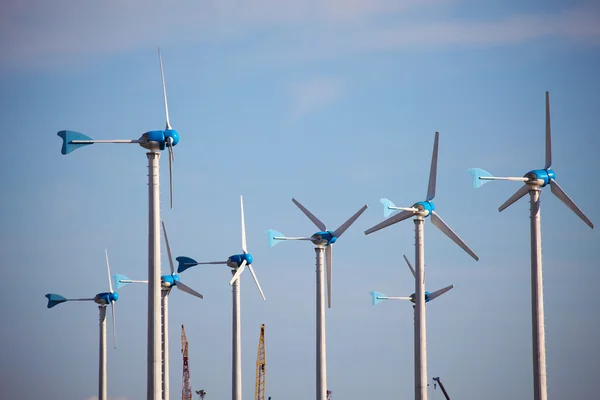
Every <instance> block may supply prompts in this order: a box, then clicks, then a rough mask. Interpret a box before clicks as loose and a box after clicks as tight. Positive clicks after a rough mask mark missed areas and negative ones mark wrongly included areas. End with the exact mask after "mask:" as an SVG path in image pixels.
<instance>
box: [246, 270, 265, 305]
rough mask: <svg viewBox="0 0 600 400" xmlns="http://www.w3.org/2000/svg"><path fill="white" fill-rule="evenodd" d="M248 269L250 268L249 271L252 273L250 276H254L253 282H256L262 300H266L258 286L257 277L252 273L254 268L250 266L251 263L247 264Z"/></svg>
mask: <svg viewBox="0 0 600 400" xmlns="http://www.w3.org/2000/svg"><path fill="white" fill-rule="evenodd" d="M248 269H249V270H250V273H251V274H252V278H254V283H256V287H257V288H258V291H259V292H260V295H261V296H262V298H263V300H266V299H265V294H264V293H263V290H262V288H261V287H260V283H258V278H257V277H256V274H255V273H254V268H252V264H248Z"/></svg>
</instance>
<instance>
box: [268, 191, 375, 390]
mask: <svg viewBox="0 0 600 400" xmlns="http://www.w3.org/2000/svg"><path fill="white" fill-rule="evenodd" d="M292 201H293V202H294V204H295V205H296V206H298V208H299V209H300V210H301V211H302V212H303V213H304V214H305V215H306V216H307V217H308V219H310V220H311V221H312V222H313V223H314V224H315V225H316V226H317V228H319V229H320V231H319V232H317V233H315V234H313V235H312V236H311V237H285V236H284V235H283V234H282V233H280V232H277V231H275V230H273V229H269V230H267V231H266V233H267V235H269V246H270V247H273V246H275V245H276V244H277V243H279V241H281V240H310V241H311V242H312V243H313V244H314V245H315V253H316V266H317V268H316V274H317V277H316V280H317V290H316V294H317V354H316V356H317V363H316V368H317V400H325V399H326V398H327V360H326V355H327V351H326V340H325V337H326V335H325V290H324V285H323V279H324V273H323V253H324V252H325V257H326V258H327V266H326V267H327V301H328V306H329V308H331V273H332V267H333V264H332V247H333V244H334V243H335V242H336V241H337V240H338V239H339V238H340V237H341V236H342V234H343V233H344V232H346V229H348V228H349V227H350V225H352V224H353V223H354V221H356V220H357V219H358V217H360V215H361V214H362V213H363V212H365V210H366V209H367V207H368V206H367V205H366V204H365V205H364V206H363V207H362V208H361V209H360V210H358V211H357V212H356V214H354V215H353V216H352V217H350V218H349V219H348V220H347V221H346V222H344V223H343V224H342V225H341V226H340V227H339V228H337V229H336V230H335V231H328V230H327V228H326V227H325V224H324V223H323V222H321V221H320V220H319V219H318V218H317V217H315V216H314V215H313V214H312V213H311V212H310V211H308V209H306V207H304V206H303V205H302V204H300V203H299V202H298V201H297V200H296V199H292Z"/></svg>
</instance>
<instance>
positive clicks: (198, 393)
mask: <svg viewBox="0 0 600 400" xmlns="http://www.w3.org/2000/svg"><path fill="white" fill-rule="evenodd" d="M196 394H197V395H198V396H199V397H200V400H204V396H206V394H207V393H206V390H204V389H200V390H196Z"/></svg>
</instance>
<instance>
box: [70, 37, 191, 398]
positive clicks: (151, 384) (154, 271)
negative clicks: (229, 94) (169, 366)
mask: <svg viewBox="0 0 600 400" xmlns="http://www.w3.org/2000/svg"><path fill="white" fill-rule="evenodd" d="M158 59H159V62H160V74H161V78H162V88H163V97H164V103H165V116H166V127H165V129H164V130H157V131H149V132H146V133H144V134H143V135H142V136H141V137H140V138H139V139H137V140H94V139H92V138H90V137H89V136H87V135H85V134H83V133H80V132H75V131H67V130H63V131H60V132H58V136H60V137H61V138H62V139H63V144H62V150H61V153H62V154H65V155H66V154H69V153H70V152H72V151H74V150H76V149H78V148H79V147H82V146H87V145H91V144H94V143H137V144H139V145H140V146H142V147H143V148H145V149H148V150H149V151H148V153H146V156H147V157H148V198H149V201H148V205H149V207H148V228H149V229H148V277H149V285H148V354H147V358H148V359H147V368H148V371H147V372H148V377H147V397H148V399H154V400H157V399H160V398H161V391H162V388H161V365H162V358H161V357H162V354H161V350H160V348H161V340H160V330H161V327H160V325H161V318H160V317H161V316H160V299H161V285H160V282H161V280H160V227H159V221H160V204H159V200H160V199H159V193H160V190H159V189H160V179H159V174H160V170H159V162H158V161H159V158H160V153H159V151H160V150H164V149H165V147H166V148H167V149H168V151H169V177H170V203H171V208H173V180H172V176H173V168H172V162H173V146H175V145H177V143H179V133H177V131H176V130H174V129H173V128H172V127H171V123H170V122H169V108H168V105H167V89H166V86H165V75H164V71H163V66H162V57H161V55H160V48H159V49H158Z"/></svg>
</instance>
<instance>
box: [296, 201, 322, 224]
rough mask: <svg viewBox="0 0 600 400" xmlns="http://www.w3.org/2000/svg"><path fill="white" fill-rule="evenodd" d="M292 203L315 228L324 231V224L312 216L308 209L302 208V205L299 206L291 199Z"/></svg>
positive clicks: (297, 202) (298, 203)
mask: <svg viewBox="0 0 600 400" xmlns="http://www.w3.org/2000/svg"><path fill="white" fill-rule="evenodd" d="M292 201H293V202H294V204H295V205H297V206H298V208H299V209H300V210H301V211H302V212H303V213H304V215H306V216H307V217H308V219H310V220H311V221H312V222H313V224H315V225H316V226H317V228H319V229H320V230H322V231H326V230H327V228H326V227H325V224H324V223H323V222H321V220H320V219H319V218H317V217H315V216H314V215H313V213H311V212H310V211H308V209H307V208H306V207H304V206H303V205H302V204H300V202H299V201H298V200H296V199H292Z"/></svg>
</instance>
